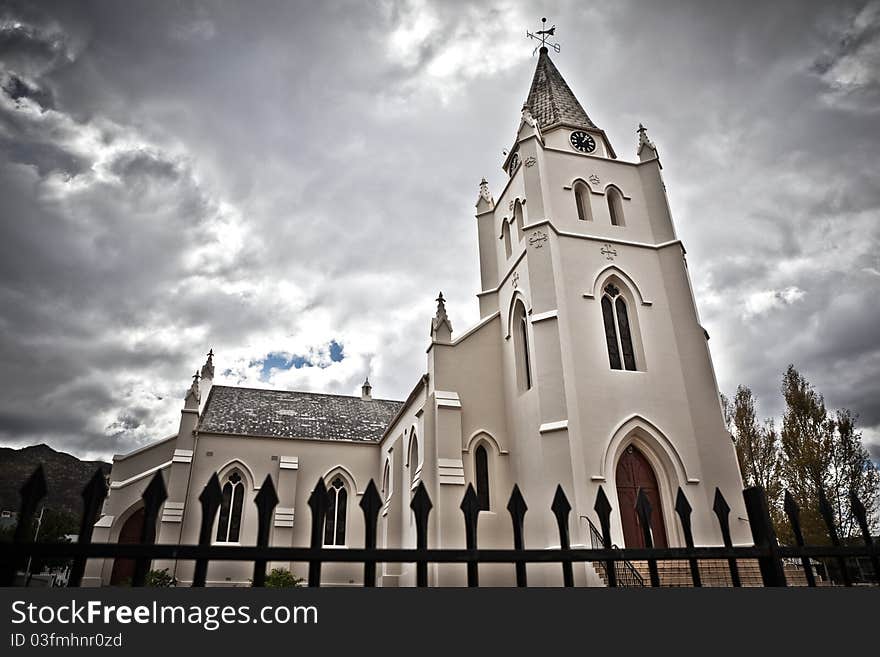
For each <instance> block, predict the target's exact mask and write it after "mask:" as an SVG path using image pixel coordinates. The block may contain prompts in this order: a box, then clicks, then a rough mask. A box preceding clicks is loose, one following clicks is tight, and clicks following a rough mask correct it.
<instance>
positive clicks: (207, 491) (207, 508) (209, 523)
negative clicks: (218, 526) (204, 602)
mask: <svg viewBox="0 0 880 657" xmlns="http://www.w3.org/2000/svg"><path fill="white" fill-rule="evenodd" d="M222 500H223V489H222V488H220V478H219V477H218V476H217V473H216V472H214V473H213V474H211V478H210V479H208V483H207V484H205V487H204V488H203V489H202V492H201V493H199V503H200V504H201V505H202V521H201V524H200V525H199V545H201V546H202V547H207V546H208V545H210V544H211V532H212V531H213V529H214V518H216V517H217V509H219V508H220V502H221V501H222ZM207 577H208V560H207V559H196V566H195V570H194V571H193V582H192V585H193V586H195V587H201V586H204V585H205V580H206V579H207Z"/></svg>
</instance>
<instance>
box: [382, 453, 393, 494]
mask: <svg viewBox="0 0 880 657" xmlns="http://www.w3.org/2000/svg"><path fill="white" fill-rule="evenodd" d="M389 497H391V462H390V461H388V460H387V459H386V460H385V468H384V469H383V470H382V499H383V500H384V501H385V502H387V501H388V498H389Z"/></svg>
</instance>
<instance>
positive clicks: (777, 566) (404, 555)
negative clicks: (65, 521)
mask: <svg viewBox="0 0 880 657" xmlns="http://www.w3.org/2000/svg"><path fill="white" fill-rule="evenodd" d="M46 492H47V491H46V479H45V476H44V473H43V468H42V466H40V467H38V468H37V469H36V471H35V472H34V473H33V474H32V475H31V477H30V478H29V479H28V481H27V482H26V483H25V485H24V486H23V487H22V489H21V510H20V512H19V516H18V526H17V528H16V531H15V535H14V537H13V540H12V542H11V543H4V544H0V585H3V586H10V585H12V584H13V583H14V582H15V578H16V573H17V571H18V569H19V568H20V567H21V565H23V563H24V562H25V561H26V560H27V559H28V558H29V557H36V558H59V557H61V558H67V559H72V560H73V565H72V567H71V574H70V579H69V585H70V586H79V584H80V582H81V581H82V577H83V574H84V571H85V565H86V561H87V560H88V559H90V558H113V559H118V558H120V559H134V560H135V569H134V575H133V577H132V585H133V586H143V585H144V583H145V581H146V578H147V574H148V572H149V570H150V566H151V563H152V561H153V560H154V559H170V560H190V561H194V562H195V570H194V575H193V586H204V585H205V579H206V575H207V570H208V563H209V561H251V562H253V564H254V570H253V580H252V581H253V585H254V586H264V585H265V582H266V565H267V563H268V562H270V561H271V562H301V563H302V562H305V563H308V585H309V586H320V585H321V567H322V564H324V563H338V562H348V563H361V564H363V567H364V570H363V573H364V576H363V577H364V579H363V584H364V586H375V584H376V564H378V563H415V564H416V584H417V585H418V586H427V585H428V564H430V563H435V564H465V565H466V568H467V584H468V586H479V564H487V563H493V564H499V563H508V564H512V565H513V568H514V572H515V575H516V585H517V586H527V584H528V577H527V567H526V566H527V564H551V563H557V564H559V567H560V568H561V571H562V580H563V584H564V585H565V586H574V574H573V564H574V563H587V562H589V563H592V564H595V565H596V566H597V567H598V568H600V569H601V571H602V572H603V573H604V575H605V578H606V581H607V584H608V586H612V587H615V586H625V585H639V584H641V585H645V579H644V578H643V577H642V576H641V575H640V574H639V573H638V572H637V570H636V569H635V567H634V566H633V565H632V564H633V563H637V562H639V563H640V562H646V563H647V570H648V584H649V585H650V586H660V585H661V581H660V573H659V568H658V562H661V563H668V562H674V563H679V562H687V564H688V565H689V572H690V584H691V585H693V586H702V585H703V582H702V576H701V567H700V562H701V561H702V562H704V563H705V562H706V560H713V561H715V562H717V561H720V562H721V563H723V562H724V561H726V562H727V568H728V570H729V575H730V579H729V581H730V583H731V584H732V585H733V586H741V585H742V581H741V577H740V572H739V565H738V564H739V562H740V560H757V562H758V565H759V568H760V579H761V582H762V583H763V585H764V586H786V585H787V581H786V571H785V567H784V560H792V559H794V560H798V561H800V563H801V564H802V565H803V568H804V576H805V578H806V583H807V585H808V586H816V578H815V576H814V574H813V567H812V564H813V561H814V560H817V559H818V560H823V562H825V563H826V564H828V563H829V561H830V563H831V564H836V570H837V572H839V573H840V583H842V584H844V585H846V586H850V585H852V583H853V582H852V579H851V577H850V574H849V573H850V569H849V568H848V563H850V562H852V561H853V560H858V561H859V563H862V564H870V568H869V569H870V570H872V571H873V574H872V579H873V581H874V582H875V583H877V582H878V576H880V565H878V562H880V545H878V542H877V541H874V540H872V538H871V535H870V532H869V526H868V521H867V518H866V515H865V509H864V507H863V506H862V504H861V502H860V501H859V499H858V497H856V496H855V495H851V496H850V502H851V506H852V509H853V512H854V514H855V516H856V518H857V520H858V524H859V528H860V530H861V535H862V540H861V542H860V543H848V544H846V545H844V544H843V543H842V542H841V540H840V538H839V536H838V532H837V528H836V527H835V524H834V518H833V513H832V511H831V507H830V505H829V504H828V501H827V499H826V498H825V496H824V495H820V499H819V511H820V512H821V514H822V517H823V518H824V521H825V523H826V525H827V527H828V532H829V536H830V538H831V544H830V545H823V546H818V545H805V544H804V539H803V534H802V532H801V527H800V519H799V516H800V510H799V509H798V506H797V504H796V503H795V501H794V499H793V498H792V497H791V495H789V494H788V493H786V496H785V507H784V508H785V512H786V514H787V515H788V518H789V520H790V521H791V525H792V529H793V531H794V535H795V540H796V545H795V546H780V545H779V543H778V542H777V539H776V534H775V532H774V529H773V525H772V523H771V521H770V513H769V510H768V506H767V500H766V497H765V495H764V491H763V489H762V488H760V487H753V488H747V489H745V490H744V491H743V498H744V501H745V507H746V511H747V514H748V520H749V525H750V527H751V532H752V538H753V542H754V545H752V546H737V547H734V546H733V544H732V542H731V536H730V525H729V519H728V516H729V513H730V507H729V506H728V504H727V502H726V501H725V499H724V497H723V496H722V494H721V492H720V491H719V490H718V489H716V490H715V503H714V506H713V511H714V513H715V516H716V519H717V521H718V525H719V529H720V533H721V537H722V542H723V546H719V547H696V546H695V545H694V540H693V534H692V531H691V506H690V504H689V503H688V500H687V497H686V496H685V494H684V492H683V491H682V490H681V489H679V490H678V494H677V496H676V504H675V512H676V514H677V516H678V520H679V522H680V524H681V529H682V534H683V535H684V539H685V547H679V548H656V547H654V545H653V535H652V530H651V526H652V512H653V510H652V508H651V504H650V502H649V501H648V497H647V495H646V494H645V493H644V491H641V490H640V491H639V493H638V497H637V503H636V511H637V513H638V517H639V524H640V527H641V529H642V532H643V540H644V544H645V546H646V547H644V548H618V547H616V546H615V545H614V544H613V543H612V542H611V529H610V528H611V513H612V510H613V509H612V507H611V504H610V502H609V501H608V498H607V496H606V495H605V491H604V490H603V489H602V487H601V486H600V487H599V492H598V495H597V498H596V503H595V506H594V510H595V512H596V514H597V518H598V521H599V529H597V528H596V527H595V526H594V525H592V522H591V523H590V525H591V535H594V537H595V538H594V543H593V544H592V545H591V547H590V548H572V547H571V542H570V536H569V521H570V514H571V504H570V503H569V501H568V499H567V498H566V496H565V493H564V492H563V490H562V487H561V486H558V487H557V488H556V495H555V496H554V498H553V503H552V504H551V506H550V510H551V511H552V513H553V515H554V516H555V518H556V522H557V526H558V531H559V546H560V547H559V548H557V549H544V548H539V549H535V548H527V547H526V546H525V544H524V539H523V522H524V519H525V515H526V512H527V511H528V507H527V505H526V502H525V499H524V498H523V496H522V494H521V492H520V490H519V487H518V486H514V487H513V492H512V493H511V496H510V501H509V502H508V503H507V510H508V512H509V513H510V518H511V521H512V525H513V547H512V548H510V549H485V548H478V547H477V527H478V520H479V515H480V502H479V499H478V498H477V494H476V492H475V491H474V488H473V486H471V485H468V487H467V491H466V492H465V495H464V499H463V500H462V502H461V507H460V508H461V510H462V513H463V515H464V523H465V548H463V549H454V548H443V549H431V548H429V547H428V517H429V515H430V513H431V509H432V507H433V505H432V503H431V499H430V497H429V495H428V492H427V490H426V489H425V486H424V484H419V486H418V488H417V489H416V491H415V494H414V495H413V498H412V501H411V503H410V507H411V509H412V511H413V514H414V520H415V527H416V547H415V548H381V549H380V548H377V547H376V534H377V533H376V528H377V522H378V518H379V511H380V509H381V507H382V499H381V498H380V496H379V493H378V491H377V490H376V486H375V484H374V483H373V481H372V480H371V481H370V483H369V485H368V486H367V488H366V491H365V492H364V495H363V496H362V498H361V501H360V508H361V510H362V511H363V516H364V527H365V532H364V547H363V548H348V549H338V548H331V549H328V548H325V547H324V546H323V534H324V532H323V528H324V521H325V516H326V514H327V510H328V507H329V504H330V499H329V496H328V493H327V489H326V487H325V484H324V480H323V479H319V480H318V483H317V485H316V486H315V489H314V490H313V491H312V494H311V496H310V497H309V500H308V505H309V508H310V509H311V514H312V518H311V541H310V545H309V547H269V534H270V527H271V522H272V517H273V511H274V509H275V506H276V505H277V504H278V496H277V494H276V492H275V486H274V484H273V482H272V478H271V477H270V476H267V477H266V479H265V481H264V482H263V485H262V487H261V488H260V491H259V493H258V494H257V496H256V498H255V500H254V501H255V503H256V506H257V518H258V520H257V526H258V529H257V538H256V544H255V545H252V546H229V545H211V534H212V529H213V526H214V522H215V519H216V516H217V511H218V509H219V507H220V502H221V498H222V491H221V488H220V481H219V479H218V478H217V475H216V473H215V474H214V475H213V476H212V477H211V479H210V481H208V483H207V485H206V486H205V488H204V489H203V490H202V492H201V495H200V496H199V502H200V503H201V510H202V516H201V526H200V530H199V542H198V544H197V545H166V544H156V543H155V540H156V524H157V521H158V518H159V511H160V509H161V507H162V504H163V503H164V501H165V499H166V497H167V494H166V490H165V483H164V480H163V478H162V474H161V472H157V473H156V475H155V476H154V477H153V479H152V480H151V482H150V484H149V485H148V486H147V488H146V489H145V490H144V493H143V496H142V497H143V502H144V524H143V530H142V533H141V537H140V539H141V540H140V542H139V543H137V544H119V543H93V542H92V540H91V539H92V528H93V526H94V524H95V522H96V520H97V519H98V516H99V513H100V510H101V506H102V504H103V501H104V498H105V497H106V496H107V483H106V479H105V476H104V474H103V473H102V472H101V471H100V470H99V471H98V472H96V473H95V476H94V477H93V478H92V479H91V481H90V482H89V484H88V485H87V486H86V487H85V489H84V490H83V493H82V497H83V515H82V519H81V524H80V533H79V537H78V541H77V543H74V544H71V543H34V542H31V541H30V540H29V538H30V537H29V534H30V531H29V528H30V527H31V522H32V520H33V518H34V515H35V512H36V510H37V508H38V506H39V503H40V501H41V500H42V498H43V497H44V496H45V495H46ZM627 564H628V565H627Z"/></svg>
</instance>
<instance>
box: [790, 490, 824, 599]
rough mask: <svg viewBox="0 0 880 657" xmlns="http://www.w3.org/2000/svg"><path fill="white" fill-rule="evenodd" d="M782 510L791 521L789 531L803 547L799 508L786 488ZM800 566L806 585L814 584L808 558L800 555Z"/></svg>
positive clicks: (799, 545)
mask: <svg viewBox="0 0 880 657" xmlns="http://www.w3.org/2000/svg"><path fill="white" fill-rule="evenodd" d="M782 510H783V511H785V515H787V516H788V521H789V522H790V523H791V531H792V533H793V534H794V540H795V543H797V544H798V547H803V546H804V534H803V532H802V531H801V510H800V507H798V505H797V502H795V499H794V497H793V496H792V494H791V492H790V491H789V490H788V489H786V490H785V495H784V496H783V501H782ZM801 566H803V569H804V576H805V577H806V578H807V586H816V578H815V577H814V576H813V567H812V565H811V564H810V558H809V557H806V556H802V557H801Z"/></svg>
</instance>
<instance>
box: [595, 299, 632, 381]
mask: <svg viewBox="0 0 880 657" xmlns="http://www.w3.org/2000/svg"><path fill="white" fill-rule="evenodd" d="M602 323H603V325H604V327H605V342H606V344H607V345H608V363H609V365H611V369H613V370H620V369H627V370H632V371H634V370H635V369H636V356H635V350H634V349H633V340H632V331H631V330H630V323H629V313H628V311H627V308H626V300H625V299H624V298H623V296H622V295H621V294H620V289H619V288H618V287H617V286H616V285H614V284H613V283H609V284H608V285H606V286H605V294H604V295H602Z"/></svg>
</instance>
